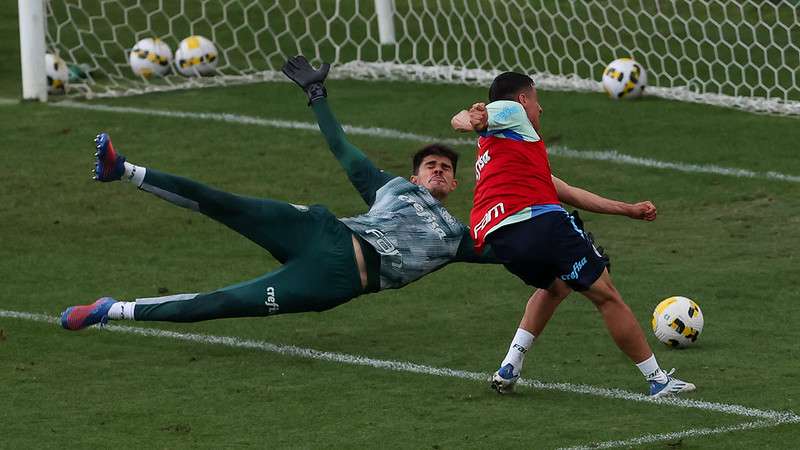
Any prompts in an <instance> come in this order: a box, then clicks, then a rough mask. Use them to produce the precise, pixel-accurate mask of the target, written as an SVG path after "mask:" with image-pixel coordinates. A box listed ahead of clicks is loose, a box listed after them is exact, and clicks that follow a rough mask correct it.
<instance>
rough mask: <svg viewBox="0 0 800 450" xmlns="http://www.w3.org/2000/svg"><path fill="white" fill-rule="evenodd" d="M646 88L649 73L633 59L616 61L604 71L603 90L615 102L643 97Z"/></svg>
mask: <svg viewBox="0 0 800 450" xmlns="http://www.w3.org/2000/svg"><path fill="white" fill-rule="evenodd" d="M646 86H647V72H645V70H644V67H643V66H642V65H641V64H639V63H637V62H636V61H634V60H633V59H631V58H619V59H615V60H614V61H611V64H609V65H608V67H606V68H605V70H603V89H605V91H606V93H607V94H608V96H609V97H611V98H613V99H615V100H619V99H633V98H638V97H641V96H642V94H643V93H644V88H645V87H646Z"/></svg>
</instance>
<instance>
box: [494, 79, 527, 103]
mask: <svg viewBox="0 0 800 450" xmlns="http://www.w3.org/2000/svg"><path fill="white" fill-rule="evenodd" d="M531 86H533V79H532V78H531V77H529V76H527V75H524V74H521V73H517V72H503V73H501V74H500V75H498V76H497V77H495V79H494V81H492V86H491V87H489V102H490V103H491V102H496V101H497V100H511V101H517V96H518V95H519V93H520V92H522V91H524V90H526V89H528V88H530V87H531Z"/></svg>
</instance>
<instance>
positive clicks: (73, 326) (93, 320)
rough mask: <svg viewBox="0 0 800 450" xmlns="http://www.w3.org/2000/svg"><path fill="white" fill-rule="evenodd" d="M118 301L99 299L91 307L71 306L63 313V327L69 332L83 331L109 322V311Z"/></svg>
mask: <svg viewBox="0 0 800 450" xmlns="http://www.w3.org/2000/svg"><path fill="white" fill-rule="evenodd" d="M116 302H117V301H116V300H114V299H113V298H111V297H103V298H99V299H97V301H95V302H94V303H92V304H91V305H78V306H70V307H69V308H67V309H66V311H64V312H63V313H61V326H62V327H63V328H65V329H67V330H73V331H75V330H82V329H84V328H86V327H90V326H92V325H94V324H97V323H99V324H101V325H105V324H106V322H108V310H109V309H111V305H113V304H114V303H116Z"/></svg>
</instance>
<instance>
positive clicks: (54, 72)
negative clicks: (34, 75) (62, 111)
mask: <svg viewBox="0 0 800 450" xmlns="http://www.w3.org/2000/svg"><path fill="white" fill-rule="evenodd" d="M44 65H45V73H46V74H47V92H48V93H49V94H55V95H58V94H64V93H65V92H67V82H68V81H69V70H68V69H67V63H65V62H64V60H63V59H61V57H59V56H58V55H53V54H51V53H47V54H45V55H44Z"/></svg>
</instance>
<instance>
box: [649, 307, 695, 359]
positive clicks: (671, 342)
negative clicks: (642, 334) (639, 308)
mask: <svg viewBox="0 0 800 450" xmlns="http://www.w3.org/2000/svg"><path fill="white" fill-rule="evenodd" d="M652 325H653V333H654V334H655V335H656V338H658V340H659V341H661V342H663V343H664V344H666V345H668V346H670V347H678V348H683V347H688V346H689V345H692V344H693V343H694V342H695V341H697V338H698V337H699V336H700V333H702V332H703V312H702V311H701V310H700V307H699V306H697V303H695V302H694V301H692V300H691V299H688V298H686V297H679V296H676V297H670V298H667V299H665V300H663V301H662V302H661V303H659V304H658V306H656V309H655V311H653V322H652Z"/></svg>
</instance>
